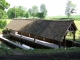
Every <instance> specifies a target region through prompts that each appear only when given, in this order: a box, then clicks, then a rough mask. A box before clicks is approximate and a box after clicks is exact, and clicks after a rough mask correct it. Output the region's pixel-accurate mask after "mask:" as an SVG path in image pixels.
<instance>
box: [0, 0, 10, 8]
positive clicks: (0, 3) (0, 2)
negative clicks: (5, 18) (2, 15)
mask: <svg viewBox="0 0 80 60" xmlns="http://www.w3.org/2000/svg"><path fill="white" fill-rule="evenodd" d="M9 6H10V4H9V3H8V2H6V1H5V0H0V9H2V10H4V9H7V8H8V7H9Z"/></svg>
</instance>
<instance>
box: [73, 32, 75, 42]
mask: <svg viewBox="0 0 80 60" xmlns="http://www.w3.org/2000/svg"><path fill="white" fill-rule="evenodd" d="M73 41H75V31H74V32H73Z"/></svg>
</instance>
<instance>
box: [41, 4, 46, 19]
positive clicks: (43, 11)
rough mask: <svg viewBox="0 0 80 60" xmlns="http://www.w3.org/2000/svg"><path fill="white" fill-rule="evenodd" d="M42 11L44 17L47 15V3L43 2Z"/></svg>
mask: <svg viewBox="0 0 80 60" xmlns="http://www.w3.org/2000/svg"><path fill="white" fill-rule="evenodd" d="M40 13H43V18H45V17H46V15H47V9H46V6H45V4H41V6H40Z"/></svg>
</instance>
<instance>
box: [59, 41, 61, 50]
mask: <svg viewBox="0 0 80 60" xmlns="http://www.w3.org/2000/svg"><path fill="white" fill-rule="evenodd" d="M60 48H61V41H59V49H60Z"/></svg>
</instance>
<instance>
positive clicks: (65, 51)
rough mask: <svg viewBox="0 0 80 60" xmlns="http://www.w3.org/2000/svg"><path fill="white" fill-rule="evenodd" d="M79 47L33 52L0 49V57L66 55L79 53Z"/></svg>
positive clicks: (35, 50)
mask: <svg viewBox="0 0 80 60" xmlns="http://www.w3.org/2000/svg"><path fill="white" fill-rule="evenodd" d="M79 51H80V48H79V47H74V48H67V49H34V50H23V49H14V50H12V49H6V48H4V47H3V48H0V52H1V53H0V55H4V54H8V55H15V54H16V52H17V53H23V54H49V53H62V52H64V53H67V52H79Z"/></svg>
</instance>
